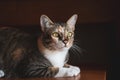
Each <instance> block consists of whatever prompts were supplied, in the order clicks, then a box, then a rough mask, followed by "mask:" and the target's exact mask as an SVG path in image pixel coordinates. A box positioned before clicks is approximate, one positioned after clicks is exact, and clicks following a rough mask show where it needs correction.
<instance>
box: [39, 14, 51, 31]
mask: <svg viewBox="0 0 120 80" xmlns="http://www.w3.org/2000/svg"><path fill="white" fill-rule="evenodd" d="M51 24H53V22H52V21H51V20H50V19H49V18H48V17H47V16H46V15H41V17H40V25H41V30H42V31H43V32H44V30H45V29H47V28H50V27H51Z"/></svg>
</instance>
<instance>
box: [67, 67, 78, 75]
mask: <svg viewBox="0 0 120 80" xmlns="http://www.w3.org/2000/svg"><path fill="white" fill-rule="evenodd" d="M79 73H80V68H78V67H76V66H70V68H69V69H68V72H67V76H70V77H72V76H77V75H78V74H79Z"/></svg>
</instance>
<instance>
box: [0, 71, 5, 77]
mask: <svg viewBox="0 0 120 80" xmlns="http://www.w3.org/2000/svg"><path fill="white" fill-rule="evenodd" d="M4 75H5V74H4V72H3V70H0V78H2V77H4Z"/></svg>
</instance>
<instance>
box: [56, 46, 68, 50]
mask: <svg viewBox="0 0 120 80" xmlns="http://www.w3.org/2000/svg"><path fill="white" fill-rule="evenodd" d="M69 49H70V48H69V47H65V46H64V47H61V48H59V49H58V50H69Z"/></svg>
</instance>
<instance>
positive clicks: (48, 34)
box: [40, 14, 78, 50]
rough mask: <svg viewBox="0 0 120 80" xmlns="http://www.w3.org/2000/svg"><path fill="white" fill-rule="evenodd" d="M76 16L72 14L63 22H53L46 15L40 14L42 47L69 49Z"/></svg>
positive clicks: (71, 43) (72, 39)
mask: <svg viewBox="0 0 120 80" xmlns="http://www.w3.org/2000/svg"><path fill="white" fill-rule="evenodd" d="M77 17H78V16H77V15H76V14H74V15H73V16H72V17H70V18H69V19H68V21H67V22H65V23H54V22H53V21H51V20H50V19H49V18H48V17H47V16H46V15H42V16H41V17H40V25H41V30H42V32H43V33H42V38H41V39H42V44H43V45H44V47H45V48H48V49H50V50H63V49H69V48H70V47H71V46H72V45H73V41H74V30H75V24H76V21H77Z"/></svg>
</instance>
